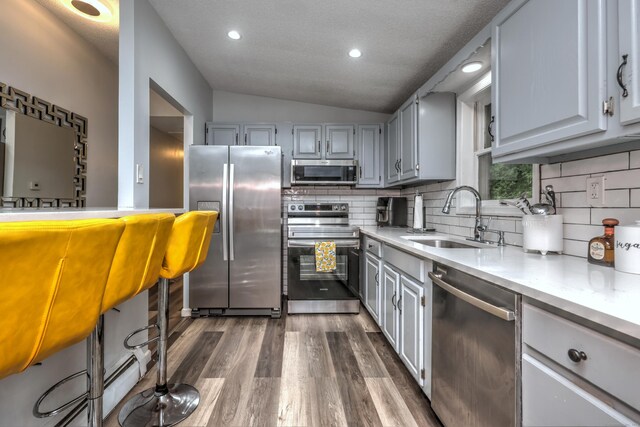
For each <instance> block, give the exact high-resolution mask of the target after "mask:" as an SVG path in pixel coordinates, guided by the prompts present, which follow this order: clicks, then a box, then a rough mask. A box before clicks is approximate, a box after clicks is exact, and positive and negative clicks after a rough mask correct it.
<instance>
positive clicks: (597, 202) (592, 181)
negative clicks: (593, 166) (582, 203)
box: [587, 175, 604, 207]
mask: <svg viewBox="0 0 640 427" xmlns="http://www.w3.org/2000/svg"><path fill="white" fill-rule="evenodd" d="M587 204H588V205H589V206H592V207H597V206H604V175H600V176H593V177H591V178H587Z"/></svg>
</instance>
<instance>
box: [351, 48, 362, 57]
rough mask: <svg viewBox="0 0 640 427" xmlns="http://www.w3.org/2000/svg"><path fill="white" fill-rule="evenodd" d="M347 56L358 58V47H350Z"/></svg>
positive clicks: (360, 54)
mask: <svg viewBox="0 0 640 427" xmlns="http://www.w3.org/2000/svg"><path fill="white" fill-rule="evenodd" d="M349 56H350V57H352V58H360V57H361V56H362V52H360V49H351V50H350V51H349Z"/></svg>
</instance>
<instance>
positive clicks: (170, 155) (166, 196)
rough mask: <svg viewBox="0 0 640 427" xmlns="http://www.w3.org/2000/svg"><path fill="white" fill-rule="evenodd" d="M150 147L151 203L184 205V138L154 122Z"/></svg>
mask: <svg viewBox="0 0 640 427" xmlns="http://www.w3.org/2000/svg"><path fill="white" fill-rule="evenodd" d="M149 149H150V151H149V189H150V191H149V207H150V208H179V207H182V200H183V191H182V189H183V181H182V178H183V170H184V168H183V161H184V145H183V142H182V139H178V138H174V137H173V136H171V135H169V134H168V133H165V132H162V131H161V130H159V129H156V128H154V127H153V126H152V127H151V133H150V141H149Z"/></svg>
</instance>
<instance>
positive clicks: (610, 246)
mask: <svg viewBox="0 0 640 427" xmlns="http://www.w3.org/2000/svg"><path fill="white" fill-rule="evenodd" d="M619 223H620V222H619V221H618V220H617V219H615V218H605V219H603V220H602V225H604V235H603V236H598V237H594V238H593V239H591V240H590V241H589V250H588V253H587V259H588V261H589V262H590V263H591V264H598V265H605V266H607V267H613V266H614V265H615V239H614V237H613V228H614V227H615V226H616V225H618V224H619Z"/></svg>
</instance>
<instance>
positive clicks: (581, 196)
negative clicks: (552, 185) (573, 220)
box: [561, 189, 629, 208]
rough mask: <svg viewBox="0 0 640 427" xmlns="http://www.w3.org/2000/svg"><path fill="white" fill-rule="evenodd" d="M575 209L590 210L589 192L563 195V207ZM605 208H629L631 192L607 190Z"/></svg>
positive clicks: (626, 190)
mask: <svg viewBox="0 0 640 427" xmlns="http://www.w3.org/2000/svg"><path fill="white" fill-rule="evenodd" d="M561 206H567V207H573V208H583V207H584V208H588V207H590V206H591V205H590V204H589V202H588V201H587V192H586V191H580V192H571V193H562V205H561ZM604 206H605V207H608V208H628V207H629V190H628V189H624V190H605V192H604Z"/></svg>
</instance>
